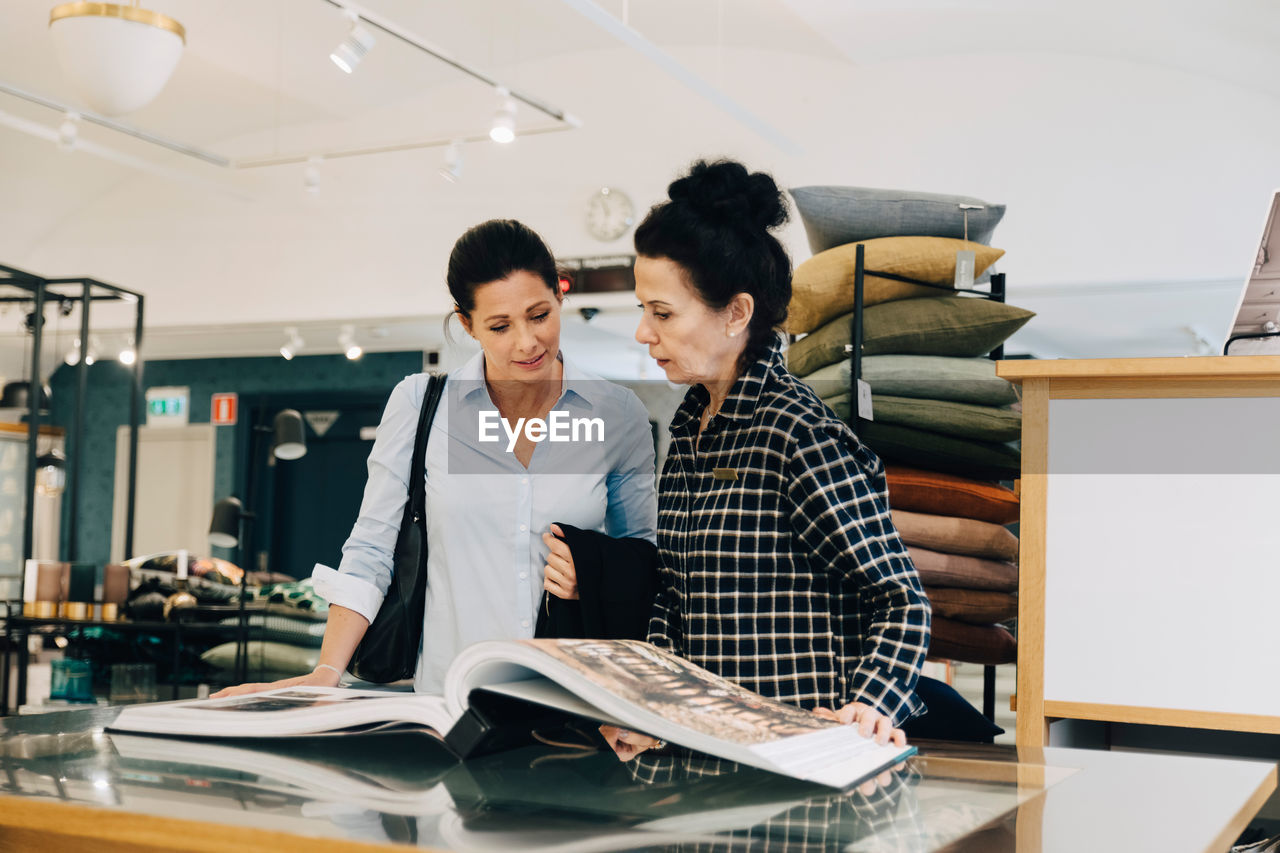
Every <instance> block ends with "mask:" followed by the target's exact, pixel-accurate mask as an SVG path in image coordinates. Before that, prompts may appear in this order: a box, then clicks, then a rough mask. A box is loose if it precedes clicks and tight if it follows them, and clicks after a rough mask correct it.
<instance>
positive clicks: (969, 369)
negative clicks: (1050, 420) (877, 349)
mask: <svg viewBox="0 0 1280 853" xmlns="http://www.w3.org/2000/svg"><path fill="white" fill-rule="evenodd" d="M849 364H850V362H849V359H847V358H843V359H841V360H840V361H838V362H836V363H835V364H829V365H827V366H826V367H822V368H819V369H818V370H816V371H814V372H813V373H810V374H809V375H808V376H805V377H804V381H805V382H807V383H809V384H810V385H812V386H813V387H814V388H815V389H817V390H818V394H819V396H829V395H833V394H836V393H842V392H847V391H848V389H849ZM862 378H863V379H864V380H865V381H866V382H867V384H868V385H870V386H871V390H872V392H874V393H876V394H887V395H889V396H892V397H916V398H920V399H924V400H952V401H954V402H957V403H977V404H978V405H982V406H1008V405H1011V404H1013V403H1016V402H1018V390H1017V386H1016V385H1014V384H1013V383H1011V382H1009V381H1008V380H1007V379H1001V378H1000V377H999V376H996V363H995V362H994V361H992V360H991V359H989V358H951V357H948V356H941V355H871V356H863V358H862ZM830 389H838V390H834V391H832V390H830Z"/></svg>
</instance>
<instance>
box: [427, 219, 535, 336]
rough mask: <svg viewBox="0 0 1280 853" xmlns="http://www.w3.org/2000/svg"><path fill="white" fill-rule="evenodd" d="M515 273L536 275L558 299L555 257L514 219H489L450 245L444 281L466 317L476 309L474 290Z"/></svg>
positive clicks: (531, 232) (527, 227)
mask: <svg viewBox="0 0 1280 853" xmlns="http://www.w3.org/2000/svg"><path fill="white" fill-rule="evenodd" d="M515 272H528V273H531V274H533V275H535V276H537V277H538V278H540V279H542V280H543V281H544V282H546V284H547V287H548V288H550V290H551V292H552V294H553V295H554V296H555V297H556V299H559V298H560V276H559V273H558V272H557V270H556V261H555V258H554V256H552V254H551V250H550V249H549V248H547V244H546V243H545V242H543V239H542V238H541V237H539V236H538V233H537V232H536V231H534V230H533V229H532V228H530V227H529V226H528V225H525V224H524V223H521V222H517V221H516V220H514V219H490V220H489V221H488V222H481V223H480V224H479V225H476V226H474V227H473V228H469V229H468V230H467V232H466V233H465V234H463V235H462V236H461V237H459V238H458V242H456V243H454V244H453V251H452V252H450V254H449V270H448V272H447V273H446V275H445V281H446V282H447V283H448V285H449V295H450V296H452V297H453V304H454V305H456V306H457V308H458V313H459V314H461V315H462V316H464V317H468V318H469V317H470V316H471V312H472V311H474V310H475V307H476V288H478V287H480V285H482V284H488V283H489V282H492V281H500V280H501V279H504V278H506V277H507V276H509V275H511V274H512V273H515Z"/></svg>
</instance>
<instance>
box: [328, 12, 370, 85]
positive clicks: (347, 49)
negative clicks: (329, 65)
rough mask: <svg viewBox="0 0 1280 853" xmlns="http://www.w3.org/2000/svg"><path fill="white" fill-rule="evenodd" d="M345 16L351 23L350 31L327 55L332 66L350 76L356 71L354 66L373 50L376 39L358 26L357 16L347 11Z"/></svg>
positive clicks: (358, 17)
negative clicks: (331, 61)
mask: <svg viewBox="0 0 1280 853" xmlns="http://www.w3.org/2000/svg"><path fill="white" fill-rule="evenodd" d="M346 15H347V18H348V19H349V20H350V21H351V30H350V31H349V32H348V33H347V37H346V38H345V39H343V40H342V44H340V45H338V46H337V47H336V48H334V50H333V53H331V54H329V58H330V59H332V60H333V64H334V65H336V66H338V67H339V68H341V69H342V70H343V71H345V72H347V73H348V74H350V73H351V72H352V71H355V70H356V66H357V65H359V64H360V60H362V59H364V57H365V54H367V53H368V52H369V51H371V50H373V46H374V44H376V43H377V39H375V38H374V37H373V33H371V32H369V31H368V30H366V29H365V28H364V27H363V26H362V25H361V24H360V16H359V15H357V14H356V13H355V12H351V11H347V13H346Z"/></svg>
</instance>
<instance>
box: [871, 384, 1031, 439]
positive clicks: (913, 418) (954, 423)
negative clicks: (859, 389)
mask: <svg viewBox="0 0 1280 853" xmlns="http://www.w3.org/2000/svg"><path fill="white" fill-rule="evenodd" d="M871 413H872V417H873V418H874V419H875V420H876V421H878V422H880V423H882V424H901V425H903V426H909V427H915V428H916V429H922V430H927V431H929V432H937V433H942V434H943V435H954V436H959V437H960V438H973V439H977V440H979V441H995V442H1003V441H1015V440H1017V439H1018V438H1019V437H1021V434H1022V412H1018V411H1015V410H1013V409H1007V408H999V407H997V406H975V405H973V404H972V403H953V402H951V401H949V400H915V399H912V398H910V397H884V396H881V395H879V394H873V395H872V396H871Z"/></svg>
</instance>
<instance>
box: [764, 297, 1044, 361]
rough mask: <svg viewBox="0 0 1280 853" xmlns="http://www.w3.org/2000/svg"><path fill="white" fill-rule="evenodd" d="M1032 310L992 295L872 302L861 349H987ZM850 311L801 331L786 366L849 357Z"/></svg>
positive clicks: (971, 353) (964, 354)
mask: <svg viewBox="0 0 1280 853" xmlns="http://www.w3.org/2000/svg"><path fill="white" fill-rule="evenodd" d="M1034 316H1035V314H1034V313H1032V312H1031V311H1027V310H1026V309H1024V308H1018V307H1016V306H1013V305H1006V304H1005V303H1003V302H995V301H992V300H990V299H982V298H979V297H967V296H931V297H926V298H921V299H901V300H898V301H897V302H885V303H881V304H880V305H872V306H871V307H869V308H866V309H865V310H864V311H863V320H862V354H863V355H864V356H868V355H881V354H885V353H894V354H905V355H945V356H957V357H961V358H973V357H976V356H982V355H986V354H987V353H989V352H991V351H992V350H993V349H995V348H996V347H998V346H1000V345H1001V344H1002V343H1004V342H1005V339H1007V338H1008V337H1009V336H1010V335H1012V334H1013V333H1014V332H1016V331H1017V330H1018V329H1020V328H1022V327H1023V326H1024V325H1025V324H1026V322H1027V321H1028V320H1030V319H1031V318H1032V317H1034ZM852 321H853V315H852V314H851V313H850V314H843V315H841V316H839V317H836V318H835V319H834V320H831V321H829V322H827V323H825V324H824V325H822V326H820V327H818V328H817V329H816V330H814V332H813V333H812V334H808V335H805V336H804V337H803V338H801V339H800V340H798V341H796V342H795V343H793V344H792V345H791V346H790V347H789V348H788V350H787V366H788V367H789V368H790V370H791V372H792V373H794V374H796V375H797V376H807V375H809V374H810V373H813V372H814V371H816V370H818V369H819V368H822V367H826V366H827V365H829V364H835V363H836V362H838V361H840V360H842V359H845V358H847V357H848V355H849V353H848V352H846V351H845V347H847V346H848V345H849V344H850V342H851V341H852V332H853V326H852Z"/></svg>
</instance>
